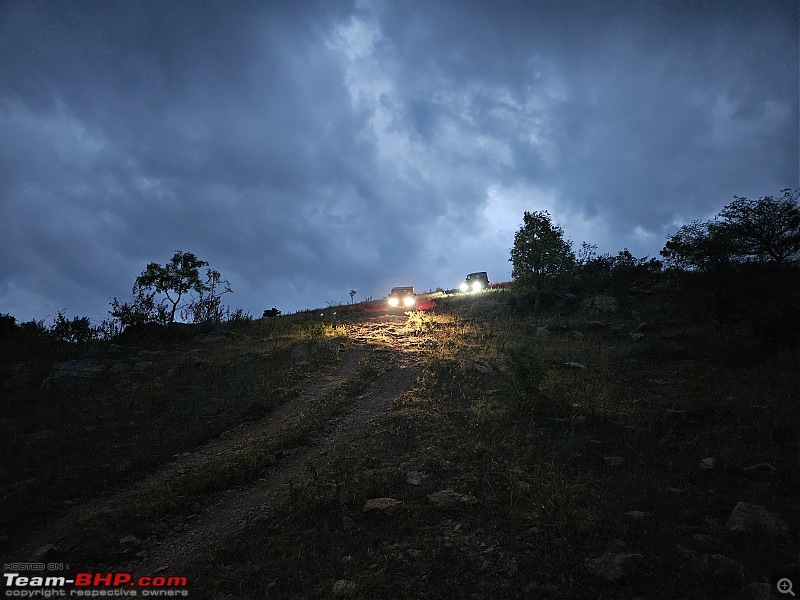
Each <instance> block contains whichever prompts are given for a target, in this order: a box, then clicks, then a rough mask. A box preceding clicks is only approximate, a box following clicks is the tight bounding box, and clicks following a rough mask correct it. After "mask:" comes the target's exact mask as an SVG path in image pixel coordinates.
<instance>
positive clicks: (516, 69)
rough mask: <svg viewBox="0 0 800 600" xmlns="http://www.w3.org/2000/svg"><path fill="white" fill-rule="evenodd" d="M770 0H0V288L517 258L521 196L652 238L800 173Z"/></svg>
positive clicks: (44, 297)
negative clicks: (164, 266) (166, 266)
mask: <svg viewBox="0 0 800 600" xmlns="http://www.w3.org/2000/svg"><path fill="white" fill-rule="evenodd" d="M794 13H795V11H794V10H792V8H791V7H790V6H789V5H788V4H787V3H784V2H778V1H776V2H767V3H761V4H758V5H756V4H753V3H750V2H746V3H745V2H743V3H724V4H723V3H717V2H697V1H693V2H689V1H685V2H679V1H675V0H669V1H667V0H665V1H664V2H612V3H598V2H581V1H576V2H545V3H542V2H537V3H530V2H491V3H490V2H445V1H441V2H414V1H405V2H380V1H375V2H370V1H364V2H359V3H357V4H352V3H348V2H329V1H320V2H316V3H312V2H304V3H302V4H300V3H297V4H296V3H263V2H253V3H247V2H233V3H224V4H222V3H212V2H207V3H206V2H202V3H198V2H193V3H191V4H181V3H160V2H117V3H88V2H86V3H83V2H75V3H28V2H26V3H22V2H19V3H9V4H6V5H4V8H2V9H0V55H2V56H3V57H4V60H3V61H0V139H2V140H3V142H2V143H0V218H2V219H3V222H4V223H5V224H6V225H5V230H6V235H4V236H2V239H0V255H2V259H0V311H10V312H12V313H14V314H17V315H18V316H20V317H23V318H31V317H34V316H36V317H44V316H46V315H48V314H50V315H52V314H53V313H54V312H55V311H56V310H58V309H62V308H67V309H69V310H72V311H75V312H78V313H86V314H90V316H92V317H93V318H97V317H98V316H100V317H101V316H102V313H104V312H105V310H106V308H107V303H108V299H109V298H110V297H111V296H120V297H125V296H126V295H127V293H128V291H129V289H130V286H131V284H132V282H133V279H134V278H135V276H136V275H137V274H138V273H139V272H140V271H141V270H142V268H143V267H144V265H145V264H146V263H147V262H149V261H158V262H162V263H163V262H164V261H166V260H167V259H168V258H169V257H170V256H171V255H172V253H173V252H174V251H175V250H177V249H181V250H188V251H193V252H195V253H196V254H197V255H198V256H200V257H201V258H203V259H205V260H208V261H209V262H211V265H212V266H213V267H214V268H216V269H218V270H220V271H221V272H222V273H223V275H225V276H227V277H228V278H229V279H230V280H231V283H232V284H233V287H234V289H235V291H236V294H235V295H234V297H231V298H230V299H229V300H230V301H231V302H232V303H234V304H236V305H239V306H244V307H245V308H248V309H250V310H251V311H252V312H254V313H255V314H260V311H261V310H262V309H263V308H267V307H270V306H273V305H275V306H279V307H280V308H282V309H284V310H287V309H288V310H291V309H298V308H304V307H308V306H320V305H324V304H325V303H326V302H338V301H343V300H346V299H348V292H349V290H350V289H351V288H355V289H358V290H359V294H358V296H357V297H358V298H361V297H365V296H370V295H371V296H381V295H383V294H384V293H385V292H386V289H384V288H387V289H388V287H390V286H391V285H401V284H413V285H416V286H417V287H418V288H423V289H427V288H432V287H437V286H444V287H449V286H451V285H453V284H454V283H455V282H456V280H457V279H458V278H459V277H461V276H463V272H467V271H470V270H476V269H481V270H483V269H487V270H489V271H490V276H492V279H495V280H499V279H506V278H508V272H509V266H508V262H507V259H508V248H509V246H510V245H511V243H512V239H513V231H514V229H516V228H517V227H518V226H519V223H520V221H521V216H522V212H523V211H524V210H542V209H547V210H550V211H551V213H553V215H554V217H555V218H556V220H557V221H558V222H560V223H561V224H562V225H563V226H564V228H565V229H566V231H567V233H568V235H570V236H572V237H573V239H575V240H576V241H577V242H580V240H581V239H587V240H588V241H592V242H596V243H598V244H600V246H601V250H604V251H612V252H615V251H617V250H618V249H620V248H622V247H624V246H629V247H631V249H632V250H634V251H635V252H637V253H639V254H644V253H649V254H654V253H656V252H657V251H658V249H660V248H661V246H662V245H663V242H664V236H665V235H666V234H667V233H670V232H672V231H674V230H675V229H676V228H677V225H676V223H679V222H681V221H686V220H688V219H692V218H698V217H705V216H708V215H710V214H713V213H715V212H717V211H718V210H719V208H721V206H722V205H723V204H725V203H727V202H728V201H730V199H731V197H732V195H733V194H739V195H748V196H761V195H766V194H774V193H776V192H777V190H778V188H780V187H784V186H794V185H798V182H797V164H798V149H797V135H796V133H797V131H798V116H797V113H798V110H797V109H798V107H797V87H798V64H797V51H796V40H797V18H796V14H794Z"/></svg>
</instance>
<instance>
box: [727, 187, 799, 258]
mask: <svg viewBox="0 0 800 600" xmlns="http://www.w3.org/2000/svg"><path fill="white" fill-rule="evenodd" d="M781 191H782V192H783V197H782V198H773V197H772V196H766V197H764V198H759V199H758V200H748V199H747V198H740V197H739V196H734V201H733V202H731V203H730V204H729V205H727V206H726V207H725V208H723V209H722V212H720V216H721V217H722V218H723V219H724V224H723V227H724V228H725V229H726V230H727V231H728V233H729V235H730V236H731V238H732V239H733V240H734V241H735V244H736V246H737V251H738V253H739V254H741V255H742V256H743V257H745V258H755V259H758V260H759V261H771V262H776V263H782V262H784V261H786V260H787V259H789V260H791V259H794V258H798V257H799V256H800V203H798V200H800V189H798V190H795V191H794V192H793V191H792V190H791V189H784V190H781Z"/></svg>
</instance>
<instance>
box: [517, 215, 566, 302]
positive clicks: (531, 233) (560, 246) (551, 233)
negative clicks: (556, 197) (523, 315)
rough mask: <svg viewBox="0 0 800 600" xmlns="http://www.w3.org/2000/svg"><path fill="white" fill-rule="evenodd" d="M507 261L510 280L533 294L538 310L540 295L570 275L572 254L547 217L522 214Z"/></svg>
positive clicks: (561, 234)
mask: <svg viewBox="0 0 800 600" xmlns="http://www.w3.org/2000/svg"><path fill="white" fill-rule="evenodd" d="M509 261H510V262H511V264H512V269H511V276H512V277H513V278H514V280H515V281H516V282H517V284H518V285H519V286H520V287H521V288H522V289H523V290H529V291H532V292H534V294H535V295H536V305H537V308H538V304H539V297H540V296H541V293H542V291H544V290H545V289H547V288H548V287H549V286H551V285H552V284H554V283H555V282H556V281H558V280H560V279H561V278H562V277H563V276H564V275H567V274H568V273H571V272H572V270H573V268H574V267H575V254H574V253H573V252H572V244H570V242H569V241H568V240H565V239H564V230H563V229H562V228H561V227H560V226H559V225H556V224H554V223H553V220H552V218H551V217H550V213H548V212H547V211H535V212H532V213H531V212H528V211H525V213H524V215H523V217H522V226H521V227H520V228H519V230H518V231H517V232H516V233H515V234H514V247H513V248H512V249H511V258H510V259H509Z"/></svg>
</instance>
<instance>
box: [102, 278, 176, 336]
mask: <svg viewBox="0 0 800 600" xmlns="http://www.w3.org/2000/svg"><path fill="white" fill-rule="evenodd" d="M133 293H134V297H133V299H132V300H131V301H130V302H120V301H119V300H118V299H117V298H116V297H115V298H114V299H113V300H111V310H110V311H109V313H110V314H111V317H112V318H113V319H115V320H116V321H118V322H119V323H120V325H121V326H122V327H123V328H126V327H130V326H131V325H144V324H145V323H158V324H160V325H166V323H167V318H168V315H167V311H166V309H165V307H164V306H162V305H159V306H156V303H155V292H150V293H145V292H144V291H143V290H141V289H136V287H135V286H134V288H133Z"/></svg>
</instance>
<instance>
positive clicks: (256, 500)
mask: <svg viewBox="0 0 800 600" xmlns="http://www.w3.org/2000/svg"><path fill="white" fill-rule="evenodd" d="M404 323H405V318H404V317H398V316H382V317H373V318H372V319H370V320H369V321H368V322H366V323H360V324H353V325H348V326H347V329H348V337H349V338H350V339H352V340H354V341H355V344H354V347H353V348H351V349H348V350H345V351H344V356H343V357H342V359H341V361H340V363H339V365H338V367H339V368H338V369H336V372H335V373H334V374H333V375H329V376H328V377H325V378H322V381H321V382H319V383H318V384H315V385H314V386H312V387H311V389H309V390H308V391H307V392H305V393H303V394H302V398H300V399H298V401H297V402H293V403H290V404H293V406H289V405H287V406H286V407H285V410H282V411H279V412H280V413H281V414H277V413H276V414H273V415H270V417H269V418H268V419H265V420H262V421H266V420H268V421H269V422H268V423H262V424H261V425H260V426H257V427H255V429H256V430H258V432H259V433H260V432H263V431H265V430H266V429H268V428H275V427H277V426H279V425H280V420H281V419H282V418H283V417H284V416H285V415H288V414H291V413H292V412H293V411H296V410H299V409H300V408H301V407H302V406H303V405H306V404H308V403H310V402H313V401H314V399H317V398H320V397H321V395H322V394H324V392H325V391H326V390H329V389H333V387H334V385H335V384H334V383H333V382H340V383H344V381H346V379H347V378H348V377H349V376H352V375H353V374H354V373H355V371H356V369H357V367H358V365H359V363H360V361H361V360H362V359H363V358H364V357H366V356H367V355H369V353H370V352H372V351H373V350H372V349H371V348H370V347H369V346H368V344H372V343H375V342H376V341H378V340H379V341H380V342H381V343H382V345H383V346H384V347H386V346H385V345H386V342H387V341H391V342H392V344H393V345H397V350H395V351H392V352H391V356H389V357H387V360H386V365H385V366H386V369H387V370H386V371H385V372H384V373H383V374H382V375H381V376H380V377H379V378H378V379H377V380H376V381H375V382H373V384H372V385H371V386H370V388H369V389H368V390H367V391H366V393H364V394H362V395H361V396H360V397H359V400H358V402H357V404H356V405H355V406H353V407H352V408H351V409H350V410H349V411H348V412H347V413H345V414H344V415H342V416H341V417H340V418H339V420H338V421H337V422H336V423H335V424H334V425H333V427H332V428H331V429H330V430H329V431H328V432H327V433H326V434H325V435H323V436H320V438H319V439H316V440H314V442H313V443H312V444H311V445H310V446H307V447H305V448H304V449H302V450H301V451H300V452H298V453H296V454H295V455H293V456H291V457H289V458H288V459H286V460H284V461H283V462H282V463H281V464H280V465H278V466H277V467H275V468H274V469H273V470H271V472H269V473H268V474H267V475H266V477H265V478H263V479H261V480H259V481H258V482H257V483H255V484H254V485H251V486H248V487H244V488H235V489H230V490H228V491H227V492H226V493H225V494H224V495H223V497H222V498H221V499H219V500H218V501H217V502H216V503H215V504H213V505H211V506H207V507H205V508H204V509H203V510H202V511H201V512H200V513H198V514H197V515H193V518H190V519H188V520H186V521H185V522H184V523H180V524H178V525H176V526H175V528H174V530H173V533H172V534H171V535H169V537H167V538H164V539H160V540H156V541H152V542H151V543H148V544H145V546H144V549H145V550H146V551H147V553H148V556H147V557H146V558H145V559H144V560H140V561H136V562H132V563H129V564H128V565H123V566H121V567H120V568H122V569H123V570H131V571H133V572H134V573H138V574H141V575H146V574H152V573H154V572H160V571H162V570H165V569H169V570H170V572H177V570H179V569H180V566H181V565H182V564H183V563H184V562H185V561H186V560H187V559H189V558H192V557H194V556H196V555H197V553H198V551H200V550H201V549H202V548H203V547H205V546H208V545H209V544H212V543H214V542H217V541H220V540H223V539H226V538H230V537H234V536H236V534H237V533H238V532H240V531H242V530H244V529H245V528H246V527H247V525H248V524H249V523H250V522H251V521H252V520H253V519H254V518H255V517H257V516H258V515H260V514H263V513H264V512H267V511H269V510H270V508H271V507H273V506H275V505H277V504H280V503H282V502H285V501H286V500H288V497H289V482H290V481H292V480H293V481H295V482H296V481H297V480H298V479H299V478H300V477H302V476H303V474H304V473H305V472H306V471H307V467H308V465H313V466H314V468H315V469H317V470H319V469H324V468H325V466H326V465H327V464H328V463H329V461H330V460H331V459H332V457H333V456H334V455H335V454H336V452H337V451H338V450H339V449H340V448H342V447H343V446H346V444H347V443H348V442H349V441H350V440H353V439H354V438H356V437H357V436H358V435H360V434H362V433H364V432H367V431H368V428H369V425H370V423H371V422H372V421H373V420H374V419H375V418H376V417H377V416H378V415H380V414H381V413H382V412H383V411H385V410H386V408H387V407H388V406H389V404H390V403H391V402H392V401H393V400H394V399H395V398H397V397H399V396H400V395H401V394H402V393H404V392H405V391H407V390H408V389H410V388H411V387H412V386H413V385H414V383H415V381H416V379H417V377H418V376H419V374H420V371H421V369H420V366H419V364H418V357H417V355H416V353H414V352H413V351H409V350H411V349H412V346H410V345H409V346H407V345H406V343H405V342H404V339H405V336H404V335H403V334H402V328H403V324H404ZM248 434H249V431H245V432H242V433H241V434H239V433H237V434H234V435H235V439H232V440H230V441H229V444H234V445H235V444H237V443H243V442H244V437H245V436H247V435H248ZM229 444H226V446H227V445H229ZM201 452H202V450H201ZM176 569H177V570H176Z"/></svg>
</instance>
